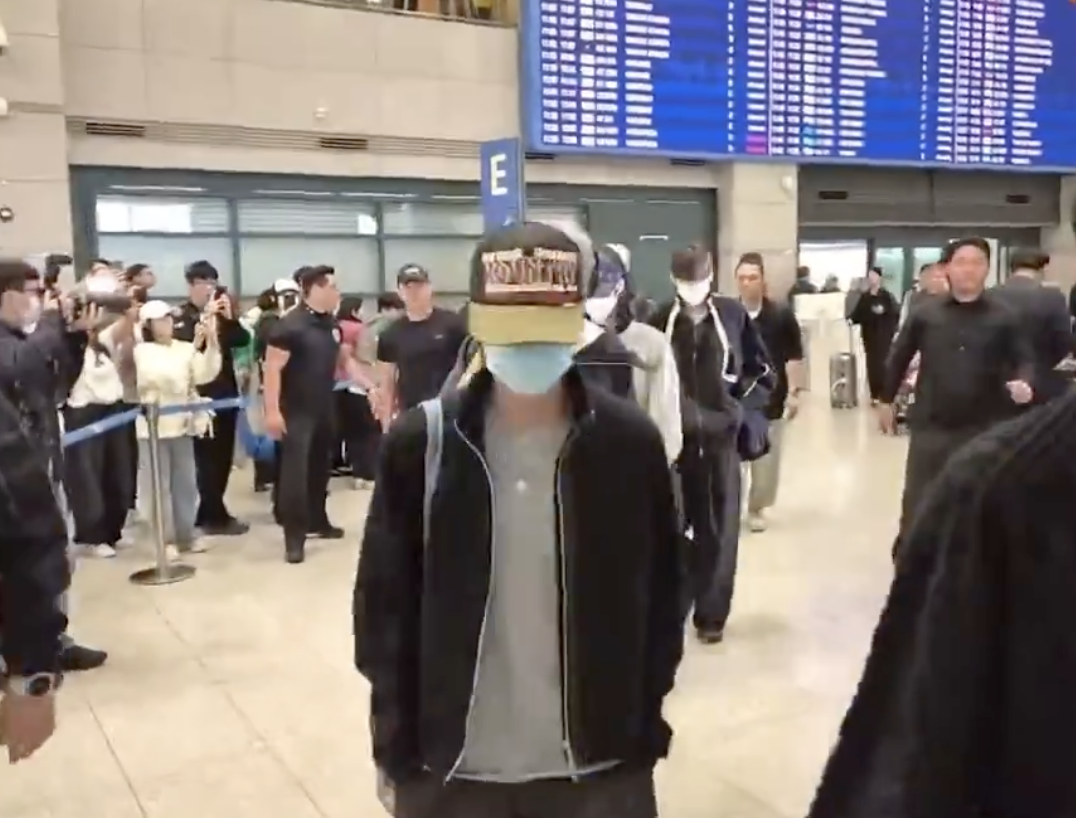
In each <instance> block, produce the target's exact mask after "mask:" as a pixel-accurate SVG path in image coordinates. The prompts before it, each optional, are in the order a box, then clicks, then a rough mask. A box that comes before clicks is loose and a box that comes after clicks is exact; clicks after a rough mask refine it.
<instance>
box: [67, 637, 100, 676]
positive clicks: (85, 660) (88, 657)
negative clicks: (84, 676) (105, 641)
mask: <svg viewBox="0 0 1076 818" xmlns="http://www.w3.org/2000/svg"><path fill="white" fill-rule="evenodd" d="M106 661H108V654H107V653H105V651H103V650H94V649H93V648H87V647H83V646H82V645H75V644H71V645H68V646H67V647H65V648H64V649H63V652H62V653H61V654H60V667H62V668H63V672H64V673H78V672H79V671H83V670H96V669H97V668H99V667H101V665H103V664H104V663H105V662H106Z"/></svg>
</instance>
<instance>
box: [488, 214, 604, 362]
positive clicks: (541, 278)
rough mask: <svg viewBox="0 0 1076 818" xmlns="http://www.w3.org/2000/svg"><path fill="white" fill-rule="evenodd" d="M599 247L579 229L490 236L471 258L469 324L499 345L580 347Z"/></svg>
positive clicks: (520, 227) (524, 225) (532, 228)
mask: <svg viewBox="0 0 1076 818" xmlns="http://www.w3.org/2000/svg"><path fill="white" fill-rule="evenodd" d="M593 269H594V246H593V244H592V242H591V241H590V237H589V236H587V234H586V232H585V231H583V230H582V229H579V228H577V227H575V226H571V225H566V226H554V225H550V224H545V223H542V222H521V223H516V224H512V225H509V226H507V227H502V228H499V229H497V230H494V231H492V232H490V233H487V234H486V235H485V236H484V237H483V238H482V240H481V241H480V242H479V244H478V247H477V248H476V249H475V252H474V256H473V257H472V259H471V286H470V297H471V298H470V303H469V305H468V308H467V324H468V327H469V329H470V332H471V334H472V335H473V336H474V338H475V339H476V340H477V341H479V342H482V343H487V344H494V345H512V344H542V343H547V344H576V343H578V342H579V339H580V338H581V337H582V334H583V302H584V288H585V287H586V285H587V283H588V281H589V279H590V275H591V272H592V271H593Z"/></svg>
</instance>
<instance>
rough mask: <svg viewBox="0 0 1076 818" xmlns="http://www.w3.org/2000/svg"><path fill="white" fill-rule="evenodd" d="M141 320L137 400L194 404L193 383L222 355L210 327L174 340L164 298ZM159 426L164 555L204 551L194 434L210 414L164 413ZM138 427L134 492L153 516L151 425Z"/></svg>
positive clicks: (204, 429)
mask: <svg viewBox="0 0 1076 818" xmlns="http://www.w3.org/2000/svg"><path fill="white" fill-rule="evenodd" d="M139 319H140V321H141V323H142V342H141V343H139V344H137V345H136V346H135V349H134V363H135V373H136V377H137V380H138V396H139V400H140V401H141V402H142V403H143V404H157V405H159V406H160V407H161V408H165V407H168V406H177V405H182V404H189V403H198V402H199V401H200V400H201V398H199V396H198V390H197V387H198V386H200V385H202V384H206V383H209V382H210V381H211V380H213V378H215V377H216V376H217V374H218V373H219V372H220V367H221V360H222V358H221V352H220V347H219V346H218V341H217V333H216V331H215V330H214V328H212V327H209V326H208V325H207V324H206V323H202V324H199V325H198V328H197V330H196V331H195V340H194V343H193V344H192V343H188V342H186V341H179V340H177V339H175V338H174V337H173V334H172V330H173V326H172V308H171V307H169V306H168V304H166V303H165V302H164V301H149V302H147V303H146V304H144V305H143V306H142V308H141V310H139ZM209 321H212V319H209ZM157 428H158V432H157V435H158V438H159V440H160V447H159V458H158V459H159V463H160V471H161V515H162V522H163V524H164V525H163V527H164V532H165V543H166V544H167V550H168V554H169V557H170V558H172V559H175V558H177V557H178V555H179V552H181V551H201V550H204V549H203V548H202V546H201V545H200V544H199V543H198V540H197V538H196V533H195V525H194V523H195V518H196V515H197V513H198V481H197V473H196V470H195V461H194V438H195V437H196V436H199V435H204V434H207V433H208V432H209V428H210V417H209V414H208V413H207V412H204V411H192V412H184V413H180V414H172V415H165V416H162V417H161V418H160V422H159V424H158V427H157ZM137 432H138V447H139V459H138V462H139V469H138V497H139V502H140V503H141V504H142V506H143V507H142V508H140V509H139V511H140V514H141V515H142V517H143V519H146V520H150V521H152V520H153V517H152V502H153V501H152V491H153V489H152V476H151V474H150V472H149V428H148V426H147V425H146V420H145V418H139V419H138V424H137Z"/></svg>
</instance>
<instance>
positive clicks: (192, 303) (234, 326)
mask: <svg viewBox="0 0 1076 818" xmlns="http://www.w3.org/2000/svg"><path fill="white" fill-rule="evenodd" d="M186 278H187V287H188V290H189V295H188V298H187V300H186V301H185V302H184V303H183V304H181V305H180V306H179V307H177V308H176V310H175V312H174V313H173V319H174V322H175V337H176V339H177V340H179V341H188V342H193V341H194V333H195V331H196V330H197V328H198V324H199V322H200V321H202V320H203V319H204V318H206V317H208V316H213V320H214V323H215V324H216V327H217V335H218V337H219V339H220V352H221V359H222V360H221V365H220V373H219V374H218V375H217V377H215V378H214V379H213V380H212V381H210V382H209V383H207V384H206V385H205V386H200V387H198V392H199V394H201V395H202V396H203V397H207V398H211V399H213V400H221V399H224V398H234V397H236V396H238V395H239V384H238V382H237V381H236V378H235V353H234V352H233V350H234V349H235V347H241V346H243V345H244V344H246V343H247V340H248V339H247V331H246V330H245V329H243V325H242V324H240V323H239V321H237V320H236V317H235V316H234V315H233V314H232V309H233V305H232V301H231V297H230V296H229V295H228V291H227V288H225V287H222V286H220V273H218V272H217V268H216V267H214V266H213V265H212V264H210V263H209V262H208V261H196V262H194V263H193V264H191V265H189V266H188V267H187V271H186ZM236 420H237V417H236V412H235V410H233V409H226V410H222V411H220V412H217V413H216V414H215V415H214V417H213V429H212V432H211V434H209V435H208V436H206V437H198V438H195V439H194V457H195V460H196V461H197V469H198V518H197V521H196V523H197V525H198V527H199V528H201V529H202V531H204V532H205V533H206V534H209V535H211V536H213V535H215V536H222V535H227V536H236V535H239V534H245V533H246V532H247V531H249V530H250V526H248V525H247V524H246V523H242V522H240V521H239V520H237V519H235V517H233V516H232V515H231V513H229V511H228V508H227V506H226V505H225V504H224V493H225V491H227V489H228V479H229V478H230V477H231V474H232V463H233V460H234V458H235V429H236Z"/></svg>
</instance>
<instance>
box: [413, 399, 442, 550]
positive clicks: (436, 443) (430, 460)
mask: <svg viewBox="0 0 1076 818" xmlns="http://www.w3.org/2000/svg"><path fill="white" fill-rule="evenodd" d="M419 405H420V406H421V407H422V411H423V413H424V414H425V415H426V459H425V477H424V479H423V484H422V486H423V488H422V548H423V550H425V549H426V548H427V547H428V546H429V544H430V510H431V509H432V507H433V494H434V492H435V491H437V478H438V477H439V476H440V474H441V448H442V446H443V436H444V427H445V415H444V406H443V405H442V404H441V399H440V398H433V399H431V400H427V401H423V402H422V403H421V404H419Z"/></svg>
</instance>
